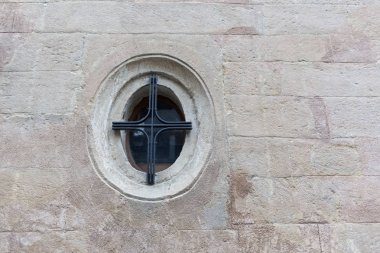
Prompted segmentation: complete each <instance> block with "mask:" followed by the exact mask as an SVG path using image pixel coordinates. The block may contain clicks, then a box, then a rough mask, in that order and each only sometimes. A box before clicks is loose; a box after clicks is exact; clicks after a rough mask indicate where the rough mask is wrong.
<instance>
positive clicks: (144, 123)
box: [112, 74, 192, 185]
mask: <svg viewBox="0 0 380 253" xmlns="http://www.w3.org/2000/svg"><path fill="white" fill-rule="evenodd" d="M157 79H158V78H157V75H156V74H151V76H150V78H149V84H147V85H149V105H148V113H147V114H146V115H145V116H144V117H143V118H142V119H140V120H137V121H114V122H112V129H113V130H138V131H141V132H142V133H144V135H145V137H146V138H147V140H148V141H147V143H148V145H147V147H146V148H147V164H148V171H147V184H149V185H153V184H154V179H155V163H156V158H155V156H156V143H157V136H158V135H159V134H160V133H162V132H163V131H170V130H191V129H192V124H191V122H185V121H175V122H173V121H166V120H164V119H162V118H161V117H160V116H159V114H158V110H157V85H158V84H157Z"/></svg>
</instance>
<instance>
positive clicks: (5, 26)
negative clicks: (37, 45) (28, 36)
mask: <svg viewBox="0 0 380 253" xmlns="http://www.w3.org/2000/svg"><path fill="white" fill-rule="evenodd" d="M2 2H3V3H0V32H2V33H4V32H11V33H13V32H21V33H25V32H32V31H34V30H35V29H37V28H38V27H41V26H42V24H43V17H44V15H43V14H44V8H43V5H41V4H26V3H4V1H2Z"/></svg>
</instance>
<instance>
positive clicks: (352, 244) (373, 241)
mask: <svg viewBox="0 0 380 253" xmlns="http://www.w3.org/2000/svg"><path fill="white" fill-rule="evenodd" d="M319 227H320V233H321V242H322V244H321V246H322V252H323V253H325V252H336V253H343V252H344V253H354V252H376V251H377V250H378V249H379V247H380V245H379V242H380V227H379V224H329V225H319Z"/></svg>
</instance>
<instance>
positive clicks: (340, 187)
mask: <svg viewBox="0 0 380 253" xmlns="http://www.w3.org/2000/svg"><path fill="white" fill-rule="evenodd" d="M231 187H232V188H231V189H232V192H231V194H232V195H231V200H232V201H231V203H232V214H231V216H232V219H233V222H234V223H236V224H239V223H315V222H318V223H325V222H370V221H371V222H375V221H376V222H378V220H379V217H378V215H377V213H378V210H379V208H380V202H379V199H380V198H379V196H378V195H379V194H378V192H379V188H380V184H379V178H378V177H360V176H359V177H339V176H337V177H331V176H325V177H323V176H318V177H287V178H259V177H252V176H250V175H247V174H244V173H239V172H236V173H233V174H232V177H231Z"/></svg>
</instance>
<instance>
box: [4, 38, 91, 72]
mask: <svg viewBox="0 0 380 253" xmlns="http://www.w3.org/2000/svg"><path fill="white" fill-rule="evenodd" d="M83 47H84V38H83V35H80V34H40V33H33V34H29V33H21V34H20V33H4V34H0V52H1V55H2V57H0V70H2V71H32V70H33V71H39V70H71V71H72V70H78V69H79V67H80V65H81V60H82V55H83V50H84V48H83Z"/></svg>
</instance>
